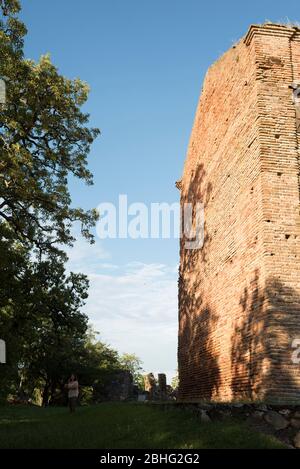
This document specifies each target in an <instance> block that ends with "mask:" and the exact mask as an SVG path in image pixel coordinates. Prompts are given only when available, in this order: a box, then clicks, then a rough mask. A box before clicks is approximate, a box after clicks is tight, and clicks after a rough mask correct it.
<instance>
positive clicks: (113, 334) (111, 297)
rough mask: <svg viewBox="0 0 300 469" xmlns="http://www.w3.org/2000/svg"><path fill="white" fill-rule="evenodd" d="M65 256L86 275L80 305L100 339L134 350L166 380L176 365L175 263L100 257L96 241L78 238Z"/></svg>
mask: <svg viewBox="0 0 300 469" xmlns="http://www.w3.org/2000/svg"><path fill="white" fill-rule="evenodd" d="M83 242H84V241H83ZM90 249H91V250H90ZM93 249H96V251H93ZM69 257H70V262H69V264H70V268H71V269H72V270H73V271H76V270H78V271H82V272H84V273H87V274H88V276H89V279H90V291H89V299H88V301H87V304H86V306H85V309H84V310H85V312H86V313H87V314H88V316H89V318H90V322H91V323H92V324H93V325H94V327H95V329H96V330H97V331H99V332H100V335H101V339H102V340H104V341H105V342H107V343H109V344H110V345H111V346H112V347H113V348H115V349H117V350H118V351H119V352H120V353H123V352H129V353H136V354H137V355H138V356H139V357H140V358H141V359H142V360H143V362H144V369H145V371H146V372H151V371H152V372H155V373H157V372H162V373H166V374H167V376H168V380H169V381H170V379H171V377H172V376H174V375H175V370H176V367H177V364H176V363H177V268H176V266H166V265H164V264H155V263H153V264H145V263H142V262H131V263H129V264H126V265H125V266H118V265H115V264H110V263H107V262H106V263H103V262H102V261H101V259H105V258H108V257H109V255H108V253H106V252H105V250H103V249H102V247H101V245H99V244H98V245H94V246H91V247H89V248H88V249H86V247H83V245H82V244H81V243H79V249H77V252H76V246H75V248H74V254H73V249H72V250H71V251H70V252H69ZM99 260H100V261H101V262H99Z"/></svg>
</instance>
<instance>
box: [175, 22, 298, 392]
mask: <svg viewBox="0 0 300 469" xmlns="http://www.w3.org/2000/svg"><path fill="white" fill-rule="evenodd" d="M293 82H296V83H299V84H300V32H299V31H298V30H297V29H296V28H292V27H285V26H278V25H264V26H251V28H250V30H249V31H248V33H247V35H246V37H245V38H244V39H242V40H241V41H240V42H239V43H238V44H237V45H236V46H234V47H232V48H231V49H230V50H229V51H228V52H226V53H225V54H224V55H223V56H222V57H221V58H220V59H219V60H218V61H217V62H216V63H215V64H213V65H212V66H211V67H210V69H209V70H208V72H207V75H206V77H205V81H204V85H203V90H202V94H201V97H200V101H199V105H198V108H197V112H196V117H195V122H194V126H193V129H192V134H191V139H190V143H189V148H188V153H187V158H186V162H185V167H184V173H183V178H182V181H181V203H182V204H183V203H184V202H193V203H195V202H196V201H201V202H203V203H204V211H205V228H204V245H203V247H202V249H200V250H188V249H186V248H185V241H186V240H185V239H184V238H183V239H182V240H181V246H180V272H179V342H178V362H179V380H180V390H179V398H180V399H181V400H186V401H194V400H202V399H205V400H214V401H232V400H245V399H246V400H269V401H275V400H280V401H290V400H293V401H295V400H300V365H297V364H294V363H292V360H291V356H292V352H293V349H292V341H293V339H295V338H297V337H298V338H299V339H300V263H299V258H300V216H299V209H300V205H299V168H300V166H299V138H300V134H298V133H297V131H296V108H295V105H294V103H293V99H292V90H291V89H290V88H289V86H290V85H291V84H292V83H293Z"/></svg>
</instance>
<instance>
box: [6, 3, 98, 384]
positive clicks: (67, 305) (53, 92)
mask: <svg viewBox="0 0 300 469" xmlns="http://www.w3.org/2000/svg"><path fill="white" fill-rule="evenodd" d="M19 10H20V3H19V1H18V0H0V77H1V78H2V79H5V83H6V102H5V104H4V105H3V104H0V258H1V265H0V331H1V338H2V337H3V338H4V339H5V340H6V343H7V350H8V363H7V366H6V368H5V370H4V372H5V373H6V374H7V379H8V381H9V379H10V378H11V379H13V380H16V377H17V376H18V373H17V371H18V370H19V374H21V375H22V376H25V375H26V374H27V375H28V376H31V377H32V378H34V379H39V380H41V378H42V379H44V380H46V381H47V380H48V381H49V380H50V381H51V383H52V384H53V383H55V382H57V380H58V377H59V376H61V373H60V371H59V368H63V366H62V363H63V364H64V370H65V372H66V370H67V368H68V366H71V364H74V353H76V352H78V353H85V347H84V341H85V339H86V336H85V334H86V331H87V317H86V315H84V314H83V313H81V312H80V308H81V307H82V306H83V305H84V303H85V300H86V298H87V296H88V280H87V277H86V276H85V275H83V274H75V273H67V272H66V269H65V265H64V262H65V260H66V255H65V253H64V251H63V248H64V245H71V244H72V241H73V240H74V238H73V237H72V234H71V228H72V224H73V223H74V222H75V221H77V222H79V223H80V224H81V232H82V235H83V236H84V237H85V238H87V239H88V240H89V241H90V242H93V236H92V234H91V229H92V227H93V226H94V225H95V222H96V220H97V217H98V214H97V212H96V211H95V210H94V209H91V210H87V211H85V210H83V209H82V208H80V207H78V208H77V207H73V206H72V204H71V196H70V192H69V188H68V178H69V176H72V177H75V178H77V179H79V180H80V181H82V182H84V183H86V184H89V185H90V184H92V183H93V177H92V174H91V172H90V171H89V169H88V164H87V157H88V154H89V151H90V147H91V144H92V143H93V141H94V139H95V138H96V137H97V135H98V134H99V130H98V129H94V128H90V127H89V116H88V114H85V113H83V112H82V111H81V106H82V105H83V104H84V103H85V102H86V100H87V98H88V92H89V88H88V85H87V84H86V83H84V82H82V81H81V80H80V79H78V78H77V79H75V80H70V79H68V78H66V77H64V76H62V75H60V74H59V72H58V70H57V68H56V67H55V66H54V65H53V64H52V62H51V59H50V56H49V55H45V56H42V57H41V58H40V60H39V62H37V63H35V62H34V61H32V60H26V59H24V57H23V39H24V35H25V34H26V27H25V26H24V24H23V23H22V22H21V21H19V19H18V18H17V16H16V14H17V13H18V12H19ZM1 371H2V370H1ZM69 371H70V370H69ZM9 377H10V378H9ZM55 380H56V381H55ZM8 381H7V382H8ZM48 381H47V383H48ZM14 383H16V381H14ZM47 383H46V384H47Z"/></svg>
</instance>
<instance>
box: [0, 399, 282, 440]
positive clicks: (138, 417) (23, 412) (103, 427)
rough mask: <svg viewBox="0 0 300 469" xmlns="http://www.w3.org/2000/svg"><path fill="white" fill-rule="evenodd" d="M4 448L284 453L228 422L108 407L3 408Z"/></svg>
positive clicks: (148, 409) (1, 433) (139, 406)
mask: <svg viewBox="0 0 300 469" xmlns="http://www.w3.org/2000/svg"><path fill="white" fill-rule="evenodd" d="M0 448H101V449H114V448H157V449H158V448H172V449H173V448H174V449H175V448H188V449H193V448H199V449H200V448H282V445H281V444H280V443H279V442H278V441H277V440H275V439H272V438H271V437H269V436H265V435H262V434H258V433H255V432H253V431H252V430H250V429H249V428H247V426H245V424H243V423H241V422H238V421H234V420H227V421H224V422H213V423H201V422H200V421H199V419H197V418H196V417H194V416H193V415H191V414H190V413H189V412H187V411H184V410H179V409H175V408H174V409H170V410H161V409H160V408H158V407H155V406H149V405H145V404H128V403H104V404H100V405H97V406H90V407H81V408H78V409H77V411H76V413H75V414H73V415H70V414H69V413H68V412H67V409H65V408H57V407H56V408H47V409H43V408H39V407H0Z"/></svg>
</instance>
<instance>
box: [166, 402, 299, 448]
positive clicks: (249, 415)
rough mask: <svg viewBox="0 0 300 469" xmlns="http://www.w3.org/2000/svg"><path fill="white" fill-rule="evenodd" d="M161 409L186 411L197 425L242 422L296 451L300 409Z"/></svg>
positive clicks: (202, 406) (268, 406)
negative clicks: (216, 422)
mask: <svg viewBox="0 0 300 469" xmlns="http://www.w3.org/2000/svg"><path fill="white" fill-rule="evenodd" d="M161 406H162V407H163V408H164V409H170V408H171V406H172V407H173V408H174V407H176V408H179V409H183V410H188V411H190V412H192V413H193V414H194V415H196V416H198V417H199V419H200V421H201V422H211V421H220V420H224V419H228V418H238V419H240V420H244V421H245V422H246V423H247V424H249V426H251V427H253V428H254V429H255V430H257V431H261V432H262V433H267V434H269V435H274V436H275V437H276V438H278V439H279V440H280V441H282V442H283V443H284V444H286V445H287V447H290V448H300V405H290V406H289V405H286V406H283V405H275V404H274V405H271V404H204V403H203V404H199V403H197V404H196V403H195V404H194V403H180V402H176V403H173V404H172V403H167V402H166V403H161Z"/></svg>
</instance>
